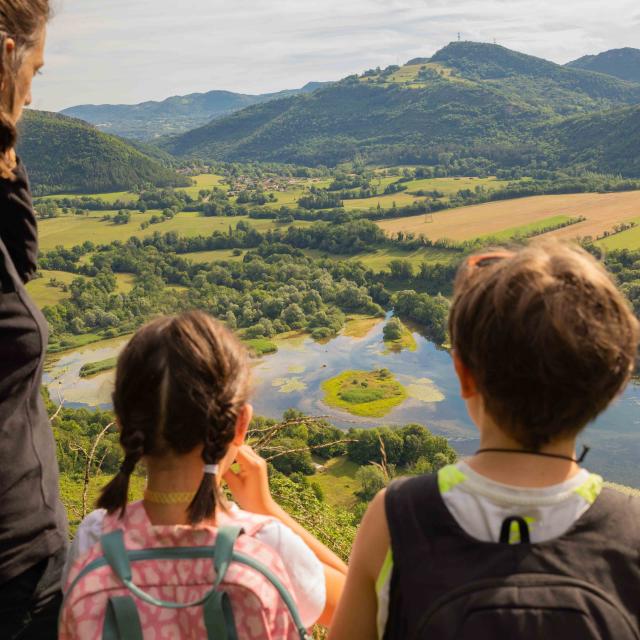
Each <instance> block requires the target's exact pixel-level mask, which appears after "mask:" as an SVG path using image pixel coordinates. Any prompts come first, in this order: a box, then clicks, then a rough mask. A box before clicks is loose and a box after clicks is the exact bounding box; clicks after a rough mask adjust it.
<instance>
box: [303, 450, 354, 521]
mask: <svg viewBox="0 0 640 640" xmlns="http://www.w3.org/2000/svg"><path fill="white" fill-rule="evenodd" d="M314 462H316V463H317V464H320V465H322V470H320V471H318V472H316V474H315V475H314V476H312V477H311V478H310V479H311V480H312V481H313V482H315V483H316V484H318V485H319V486H320V488H321V489H322V492H323V493H324V497H325V500H326V501H327V502H328V503H329V504H330V505H331V506H333V507H344V508H346V509H349V508H351V507H353V506H354V505H355V504H356V502H357V501H358V500H357V498H356V496H355V493H356V491H358V490H359V489H360V485H359V484H358V481H357V480H356V473H357V471H358V469H359V468H360V467H359V466H358V465H357V464H356V463H355V462H351V461H350V460H349V459H348V458H347V457H346V456H340V457H338V458H331V459H330V460H326V461H325V460H322V459H321V458H314Z"/></svg>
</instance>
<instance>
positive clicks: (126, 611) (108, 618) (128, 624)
mask: <svg viewBox="0 0 640 640" xmlns="http://www.w3.org/2000/svg"><path fill="white" fill-rule="evenodd" d="M102 640H142V626H141V625H140V616H139V615H138V609H137V607H136V603H135V602H134V601H133V598H131V597H130V596H113V597H112V598H109V603H108V604H107V613H106V615H105V618H104V626H103V628H102Z"/></svg>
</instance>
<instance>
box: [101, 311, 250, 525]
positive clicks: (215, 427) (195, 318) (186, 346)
mask: <svg viewBox="0 0 640 640" xmlns="http://www.w3.org/2000/svg"><path fill="white" fill-rule="evenodd" d="M248 394H249V365H248V356H247V352H246V349H245V348H244V346H243V345H242V343H241V342H240V341H239V340H238V339H237V338H236V337H235V336H234V335H233V334H232V333H231V332H230V331H229V330H228V329H227V328H226V327H224V326H223V325H222V324H220V323H219V322H217V321H216V320H214V319H213V318H212V317H211V316H208V315H207V314H206V313H203V312H201V311H191V312H189V313H185V314H183V315H180V316H177V317H169V318H159V319H157V320H154V321H152V322H150V323H149V324H147V325H145V326H144V327H142V329H140V330H139V331H138V332H137V333H136V334H135V335H134V336H133V338H132V339H131V341H130V342H129V344H128V345H127V346H126V347H125V349H124V350H123V352H122V353H121V354H120V357H119V359H118V367H117V371H116V384H115V391H114V393H113V407H114V410H115V413H116V416H117V418H118V422H119V425H120V444H121V445H122V448H123V449H124V461H123V463H122V467H121V468H120V472H119V473H118V474H117V475H116V476H115V477H114V478H113V480H112V481H111V482H110V483H109V484H108V485H107V486H106V487H105V488H104V490H103V492H102V494H101V496H100V499H99V500H98V506H99V507H103V508H104V509H107V511H109V512H110V513H111V512H114V511H118V510H119V511H120V512H121V513H124V509H125V506H126V503H127V493H128V488H129V477H130V476H131V473H132V472H133V470H134V469H135V466H136V464H137V463H138V462H139V461H140V459H141V458H142V457H143V456H145V455H162V454H163V453H166V452H169V451H172V452H175V453H177V454H185V453H189V452H190V451H193V450H194V449H195V448H196V447H197V446H199V445H202V446H203V450H202V459H203V463H204V464H216V463H218V462H219V461H220V460H221V459H222V458H223V457H224V455H225V454H226V452H227V449H228V448H229V445H230V444H231V441H232V440H233V437H234V435H235V426H236V421H237V419H238V415H239V412H240V410H241V409H242V407H243V406H244V405H245V404H246V402H247V398H248ZM217 497H218V496H217V486H216V484H215V483H214V482H213V479H212V476H211V475H210V474H203V478H202V482H201V484H200V488H199V489H198V492H197V494H196V496H195V497H194V499H193V501H192V503H191V505H190V506H189V521H190V522H191V523H197V522H200V521H201V520H204V519H205V518H210V517H212V516H213V515H215V508H216V498H217Z"/></svg>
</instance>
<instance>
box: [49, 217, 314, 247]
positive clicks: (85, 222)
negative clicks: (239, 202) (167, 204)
mask: <svg viewBox="0 0 640 640" xmlns="http://www.w3.org/2000/svg"><path fill="white" fill-rule="evenodd" d="M105 213H112V214H113V213H114V212H104V211H100V212H96V213H92V214H91V215H90V216H88V217H84V216H60V217H59V218H51V219H47V220H42V221H40V223H39V230H40V248H41V249H43V250H45V251H46V250H48V249H53V248H54V247H56V246H57V245H62V246H64V247H73V246H75V245H78V244H82V243H83V242H85V241H86V240H91V241H92V242H94V243H96V244H107V243H109V242H113V241H114V240H127V239H129V238H130V237H131V236H136V237H138V238H145V237H148V236H152V235H153V234H154V233H155V232H156V231H157V232H159V233H168V232H169V231H175V232H177V233H178V234H180V235H181V236H185V237H193V236H198V235H205V236H207V235H210V234H211V233H213V232H214V231H226V230H227V229H228V228H229V226H231V227H234V228H235V226H236V225H237V224H238V222H240V221H241V220H243V221H245V222H247V223H248V224H249V225H250V226H252V227H253V228H254V229H257V230H258V231H266V230H267V229H273V228H276V227H278V226H282V225H279V223H277V222H276V221H275V220H253V219H251V218H248V217H243V216H238V217H235V218H224V217H209V218H207V217H205V216H202V215H200V214H199V213H197V212H191V211H190V212H182V213H179V214H177V215H176V217H175V218H173V219H171V220H168V221H167V222H161V223H159V224H152V225H150V226H149V227H148V228H147V229H144V230H141V229H140V225H141V223H142V222H145V221H148V220H149V219H150V218H151V216H152V215H153V214H154V213H155V214H157V213H158V212H157V211H155V212H154V211H147V212H146V213H134V214H133V215H132V216H131V222H128V223H127V224H113V223H112V222H109V221H103V220H102V217H103V216H104V215H105ZM296 224H297V225H300V226H302V225H305V224H310V223H307V222H304V221H300V222H296Z"/></svg>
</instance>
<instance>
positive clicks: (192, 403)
mask: <svg viewBox="0 0 640 640" xmlns="http://www.w3.org/2000/svg"><path fill="white" fill-rule="evenodd" d="M249 378H250V369H249V363H248V358H247V355H246V350H245V348H244V347H243V346H242V344H241V343H240V342H239V341H238V340H237V338H236V337H235V336H234V335H233V334H232V333H231V332H230V331H228V330H227V329H226V328H225V327H224V326H222V325H221V324H219V323H218V322H216V321H215V320H213V319H212V318H211V317H209V316H208V315H206V314H204V313H202V312H190V313H186V314H183V315H181V316H179V317H174V318H161V319H158V320H155V321H153V322H151V323H149V324H148V325H146V326H145V327H143V328H142V329H140V330H139V331H138V332H137V333H136V334H135V336H134V337H133V338H132V339H131V341H130V342H129V344H128V345H127V346H126V347H125V349H124V351H123V352H122V354H121V355H120V358H119V360H118V366H117V373H116V383H115V391H114V394H113V404H114V411H115V415H116V419H117V423H118V426H119V428H120V442H121V445H122V448H123V450H124V461H123V463H122V466H121V468H120V472H119V473H118V474H117V475H116V476H115V477H114V478H113V480H112V481H111V482H110V483H109V484H108V485H107V486H106V487H105V488H104V489H103V491H102V494H101V496H100V498H99V500H98V506H99V507H101V508H100V509H98V510H97V511H94V512H93V513H91V514H90V515H89V516H87V518H85V520H84V521H83V522H82V524H81V525H80V527H79V529H78V531H77V534H76V537H75V540H74V542H73V544H72V548H71V552H70V557H69V560H68V563H67V567H66V573H67V580H66V588H65V603H64V606H63V611H62V616H61V623H60V638H63V639H64V638H78V639H82V640H91V639H93V638H103V637H104V638H107V637H108V638H123V639H124V638H132V639H136V640H141V639H142V637H143V636H144V637H145V638H147V637H149V638H151V637H154V638H176V639H177V638H197V639H200V638H216V639H218V638H228V640H232V638H235V637H238V638H256V639H258V638H274V639H278V640H280V639H281V638H288V639H293V638H301V637H306V629H307V628H309V627H311V626H312V625H313V624H314V623H315V622H316V621H318V620H319V621H320V622H322V623H324V624H327V623H329V622H330V620H331V617H332V614H333V609H334V607H335V605H336V603H337V601H338V598H339V595H340V592H341V589H342V584H343V582H344V575H345V574H346V566H345V565H344V563H343V562H342V561H341V560H340V559H339V558H338V557H337V556H335V555H334V554H333V553H332V552H331V551H329V549H327V548H326V547H325V546H324V545H323V544H321V543H320V542H319V541H318V540H316V539H315V538H314V537H313V536H312V535H311V534H310V533H308V532H307V531H306V530H305V529H304V528H302V527H301V526H300V525H299V524H297V523H296V522H295V521H294V520H293V519H292V518H291V517H289V516H288V515H287V514H286V513H285V512H284V511H283V510H282V509H281V508H280V507H279V506H278V505H277V504H276V503H275V502H274V500H273V499H272V498H271V495H270V493H269V485H268V478H267V465H266V462H265V461H264V460H263V459H262V458H261V457H260V456H258V455H257V454H256V453H254V452H253V451H252V450H251V449H250V448H249V447H247V446H246V445H245V444H244V440H245V437H246V434H247V430H248V427H249V423H250V422H251V417H252V409H251V406H250V405H249V404H248V396H249ZM141 462H144V463H145V464H146V469H147V488H146V491H145V494H144V500H142V501H140V502H137V503H132V504H127V495H128V491H129V478H130V476H131V474H132V472H133V471H134V469H135V468H136V466H137V465H138V463H141ZM234 462H235V463H237V464H236V465H234ZM223 478H224V480H225V481H226V483H227V486H228V488H229V489H230V491H231V493H232V494H233V497H234V499H235V501H236V502H237V504H238V505H239V506H236V505H235V504H231V503H229V502H228V501H227V500H226V499H225V497H224V494H223V492H222V490H221V482H222V479H223Z"/></svg>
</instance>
